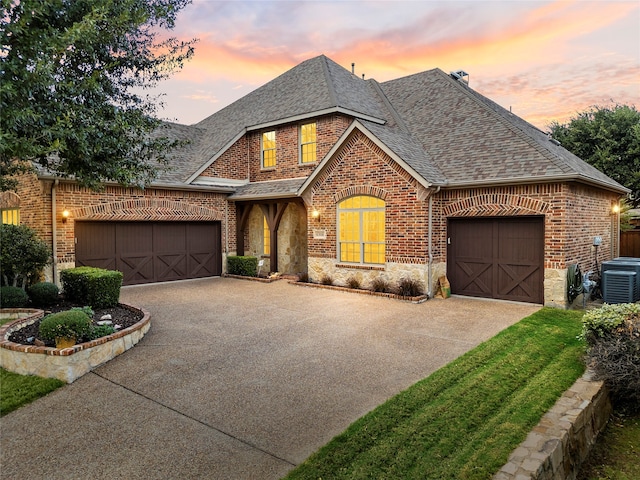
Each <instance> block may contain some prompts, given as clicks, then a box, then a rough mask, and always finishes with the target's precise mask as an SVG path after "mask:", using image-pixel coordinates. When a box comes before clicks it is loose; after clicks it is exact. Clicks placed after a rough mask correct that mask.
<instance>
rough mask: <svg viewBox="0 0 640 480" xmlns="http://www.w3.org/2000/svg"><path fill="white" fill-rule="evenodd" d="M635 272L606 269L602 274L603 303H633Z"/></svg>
mask: <svg viewBox="0 0 640 480" xmlns="http://www.w3.org/2000/svg"><path fill="white" fill-rule="evenodd" d="M636 277H637V275H636V272H626V271H623V270H607V271H606V272H604V273H603V275H602V280H603V282H602V285H603V289H602V298H603V300H604V301H605V303H633V302H634V301H635V300H634V299H633V298H634V294H635V290H636V282H637V278H636Z"/></svg>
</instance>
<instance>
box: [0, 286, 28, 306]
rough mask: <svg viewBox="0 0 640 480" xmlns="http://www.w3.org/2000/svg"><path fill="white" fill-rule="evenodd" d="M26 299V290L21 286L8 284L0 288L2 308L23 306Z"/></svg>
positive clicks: (0, 304)
mask: <svg viewBox="0 0 640 480" xmlns="http://www.w3.org/2000/svg"><path fill="white" fill-rule="evenodd" d="M28 301H29V297H28V296H27V292H25V291H24V290H22V289H21V288H18V287H10V286H9V287H2V288H0V307H2V308H20V307H24V306H25V305H26V304H27V302H28Z"/></svg>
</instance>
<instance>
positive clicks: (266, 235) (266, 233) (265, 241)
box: [262, 217, 271, 255]
mask: <svg viewBox="0 0 640 480" xmlns="http://www.w3.org/2000/svg"><path fill="white" fill-rule="evenodd" d="M263 218H264V224H263V227H262V231H263V237H262V253H263V254H264V255H270V254H271V230H269V224H268V223H267V217H263Z"/></svg>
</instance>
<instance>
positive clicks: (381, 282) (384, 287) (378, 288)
mask: <svg viewBox="0 0 640 480" xmlns="http://www.w3.org/2000/svg"><path fill="white" fill-rule="evenodd" d="M371 290H373V291H374V292H389V291H391V286H390V285H389V282H387V281H386V280H385V279H384V278H382V277H376V278H374V279H373V281H372V282H371Z"/></svg>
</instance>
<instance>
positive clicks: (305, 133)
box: [300, 123, 316, 163]
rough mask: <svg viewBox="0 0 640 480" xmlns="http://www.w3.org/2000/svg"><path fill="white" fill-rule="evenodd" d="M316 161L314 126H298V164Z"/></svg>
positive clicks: (313, 124)
mask: <svg viewBox="0 0 640 480" xmlns="http://www.w3.org/2000/svg"><path fill="white" fill-rule="evenodd" d="M315 161H316V124H315V123H307V124H305V125H300V163H313V162H315Z"/></svg>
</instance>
